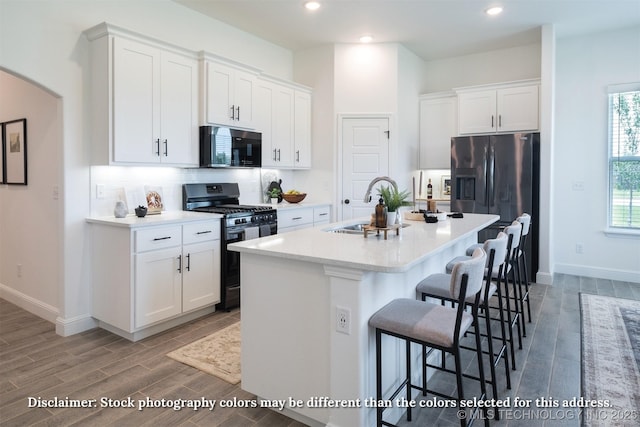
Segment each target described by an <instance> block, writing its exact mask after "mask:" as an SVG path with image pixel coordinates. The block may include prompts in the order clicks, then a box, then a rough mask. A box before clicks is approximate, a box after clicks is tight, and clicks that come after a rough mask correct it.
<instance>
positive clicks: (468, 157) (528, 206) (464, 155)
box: [451, 133, 540, 281]
mask: <svg viewBox="0 0 640 427" xmlns="http://www.w3.org/2000/svg"><path fill="white" fill-rule="evenodd" d="M539 200H540V134H539V133H514V134H505V135H474V136H464V137H453V138H451V210H452V211H453V212H463V213H464V212H468V213H489V214H496V215H500V220H499V221H498V222H497V223H494V224H493V225H492V226H490V227H488V228H487V229H485V230H483V231H482V232H480V233H479V235H478V238H479V240H480V241H481V242H482V241H484V240H485V239H489V238H493V237H495V236H496V235H497V234H498V232H499V231H500V230H501V229H502V228H503V227H505V226H506V225H509V224H510V223H511V222H512V221H513V220H514V219H516V217H518V216H519V215H521V214H523V213H528V214H530V215H531V229H530V231H529V236H528V239H527V246H526V247H525V249H526V253H527V258H528V259H527V266H528V267H529V268H528V270H529V275H530V276H531V277H530V280H532V281H534V280H535V277H536V276H535V275H536V273H537V271H538V248H539V245H538V235H539V233H538V221H539Z"/></svg>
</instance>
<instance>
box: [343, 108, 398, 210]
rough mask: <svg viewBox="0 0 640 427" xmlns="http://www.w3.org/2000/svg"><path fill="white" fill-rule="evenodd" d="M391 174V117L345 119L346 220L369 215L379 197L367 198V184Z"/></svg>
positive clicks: (344, 197) (344, 188)
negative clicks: (366, 199) (366, 201)
mask: <svg viewBox="0 0 640 427" xmlns="http://www.w3.org/2000/svg"><path fill="white" fill-rule="evenodd" d="M387 175H389V118H388V117H374V118H343V119H342V199H341V202H342V203H341V206H342V209H341V210H342V220H343V221H344V220H348V219H351V218H360V217H368V216H370V215H371V213H372V212H373V209H374V206H375V203H377V200H376V194H377V192H376V191H375V188H377V187H375V188H374V189H373V191H372V192H371V195H372V201H371V202H370V203H365V202H364V200H363V198H364V194H365V193H366V191H367V186H368V185H369V182H371V180H372V179H374V178H375V177H378V176H387Z"/></svg>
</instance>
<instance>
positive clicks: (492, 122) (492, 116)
mask: <svg viewBox="0 0 640 427" xmlns="http://www.w3.org/2000/svg"><path fill="white" fill-rule="evenodd" d="M491 129H493V114H492V115H491Z"/></svg>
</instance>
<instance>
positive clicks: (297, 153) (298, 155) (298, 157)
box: [296, 150, 300, 163]
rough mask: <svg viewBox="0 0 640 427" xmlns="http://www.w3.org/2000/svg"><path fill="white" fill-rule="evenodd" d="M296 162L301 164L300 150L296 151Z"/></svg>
mask: <svg viewBox="0 0 640 427" xmlns="http://www.w3.org/2000/svg"><path fill="white" fill-rule="evenodd" d="M296 162H298V163H300V150H296Z"/></svg>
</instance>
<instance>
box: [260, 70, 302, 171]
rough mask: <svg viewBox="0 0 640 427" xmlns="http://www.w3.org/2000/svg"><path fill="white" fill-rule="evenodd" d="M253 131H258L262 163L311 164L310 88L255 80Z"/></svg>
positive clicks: (292, 166) (293, 166) (283, 166)
mask: <svg viewBox="0 0 640 427" xmlns="http://www.w3.org/2000/svg"><path fill="white" fill-rule="evenodd" d="M255 101H256V102H255V107H256V108H255V112H256V115H255V118H256V120H255V123H256V130H257V131H258V132H261V133H262V166H263V167H272V168H280V169H307V168H310V167H311V91H310V90H307V89H303V88H301V87H296V86H293V85H290V84H284V83H280V82H278V81H275V80H271V79H262V78H260V79H258V82H257V84H256V98H255Z"/></svg>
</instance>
